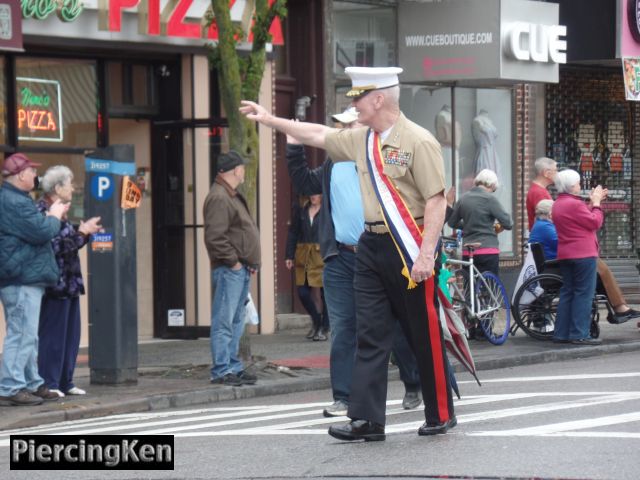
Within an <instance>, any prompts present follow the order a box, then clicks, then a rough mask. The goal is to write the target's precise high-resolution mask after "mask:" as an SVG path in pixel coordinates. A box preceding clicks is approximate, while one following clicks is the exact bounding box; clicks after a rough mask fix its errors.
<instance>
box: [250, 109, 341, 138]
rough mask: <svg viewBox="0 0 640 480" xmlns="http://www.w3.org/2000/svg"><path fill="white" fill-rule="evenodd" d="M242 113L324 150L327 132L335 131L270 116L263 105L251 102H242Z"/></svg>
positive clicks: (320, 125) (313, 124) (315, 124)
mask: <svg viewBox="0 0 640 480" xmlns="http://www.w3.org/2000/svg"><path fill="white" fill-rule="evenodd" d="M240 103H241V107H240V113H242V114H243V115H244V116H246V117H247V118H248V119H249V120H253V121H254V122H258V123H261V124H262V125H264V126H266V127H270V128H273V129H275V130H277V131H279V132H282V133H285V134H287V135H291V136H292V137H295V138H296V139H297V140H299V141H300V142H301V143H304V144H305V145H309V146H311V147H316V148H324V138H325V135H326V134H327V132H330V131H331V130H334V129H333V128H329V127H327V126H325V125H322V124H320V123H308V122H294V121H293V120H289V119H286V118H280V117H276V116H275V115H272V114H270V113H269V112H268V111H267V109H266V108H264V107H263V106H262V105H258V104H257V103H255V102H250V101H249V100H242V101H241V102H240Z"/></svg>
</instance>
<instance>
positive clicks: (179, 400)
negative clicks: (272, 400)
mask: <svg viewBox="0 0 640 480" xmlns="http://www.w3.org/2000/svg"><path fill="white" fill-rule="evenodd" d="M638 350H640V341H632V342H628V343H621V344H615V345H599V346H595V347H588V346H584V347H566V348H561V349H554V350H548V351H546V352H535V353H529V354H522V355H515V356H511V357H505V358H499V359H487V360H478V361H477V362H476V369H477V370H478V371H484V370H497V369H501V368H508V367H516V366H522V365H534V364H540V363H549V362H557V361H566V360H575V359H579V358H589V357H597V356H602V355H609V354H616V353H617V354H620V353H627V352H634V351H638ZM454 369H455V371H456V372H460V371H463V370H464V367H462V365H459V364H456V365H455V367H454ZM398 378H399V374H398V369H397V368H395V367H394V368H392V369H391V370H389V379H390V380H397V379H398ZM330 387H331V379H330V378H329V375H328V373H327V374H323V375H316V376H315V377H311V378H302V379H291V380H277V381H274V380H266V381H265V383H260V384H258V385H252V386H248V385H247V386H243V387H212V388H206V389H205V388H203V389H200V390H192V391H189V392H179V393H169V394H158V395H149V396H146V397H142V398H136V399H131V400H125V401H122V402H110V403H105V404H101V405H94V406H89V407H78V408H75V409H71V410H65V411H60V412H43V413H36V414H34V415H31V416H30V417H28V418H24V419H21V420H18V421H17V422H16V423H14V424H11V425H8V426H6V427H5V428H4V429H3V430H0V432H2V431H5V430H10V429H16V428H29V427H35V426H40V425H44V424H49V423H58V422H64V421H70V420H81V419H88V418H95V417H101V416H106V415H115V414H123V413H139V412H149V411H156V410H165V409H169V408H185V407H191V406H194V405H203V404H209V403H216V402H223V401H229V400H240V399H247V398H257V397H266V396H273V395H283V394H288V393H296V392H306V391H312V390H324V389H328V388H330Z"/></svg>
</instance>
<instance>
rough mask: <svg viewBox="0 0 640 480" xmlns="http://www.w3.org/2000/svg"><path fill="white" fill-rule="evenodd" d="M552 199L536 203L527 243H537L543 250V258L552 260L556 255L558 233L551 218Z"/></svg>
mask: <svg viewBox="0 0 640 480" xmlns="http://www.w3.org/2000/svg"><path fill="white" fill-rule="evenodd" d="M551 207H553V200H549V199H544V200H540V201H539V202H538V204H537V205H536V209H535V212H536V221H535V223H534V224H533V228H532V229H531V233H529V243H539V244H540V245H542V249H543V250H544V258H545V260H554V259H555V258H556V257H557V256H558V233H557V232H556V227H555V226H554V225H553V221H552V220H551Z"/></svg>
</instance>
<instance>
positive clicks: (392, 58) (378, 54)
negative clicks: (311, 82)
mask: <svg viewBox="0 0 640 480" xmlns="http://www.w3.org/2000/svg"><path fill="white" fill-rule="evenodd" d="M333 9H334V25H335V35H334V64H333V65H334V66H333V71H334V73H336V74H338V75H340V74H344V69H345V68H346V67H349V66H358V67H373V66H376V67H385V66H392V65H395V64H396V55H395V51H396V48H395V46H396V15H395V10H394V9H393V8H390V7H381V6H377V5H366V4H362V3H354V2H333Z"/></svg>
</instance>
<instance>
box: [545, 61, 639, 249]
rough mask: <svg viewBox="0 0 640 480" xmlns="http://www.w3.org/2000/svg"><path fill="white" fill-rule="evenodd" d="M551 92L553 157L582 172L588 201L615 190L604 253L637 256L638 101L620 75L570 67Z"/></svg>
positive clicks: (608, 204) (549, 145) (550, 150)
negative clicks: (599, 191)
mask: <svg viewBox="0 0 640 480" xmlns="http://www.w3.org/2000/svg"><path fill="white" fill-rule="evenodd" d="M546 88H547V95H546V133H547V156H548V157H551V158H553V159H554V160H556V161H557V162H558V168H560V169H562V168H571V169H574V170H577V171H578V172H579V173H580V177H581V183H582V195H583V196H585V197H586V196H588V194H589V192H590V191H591V189H592V188H593V187H595V186H596V185H603V186H606V187H607V188H608V189H609V194H608V197H607V201H606V202H605V203H604V204H603V210H604V214H605V221H604V226H603V227H602V228H601V229H600V230H599V231H598V235H599V239H600V254H601V255H606V256H634V255H635V252H636V248H637V240H636V239H635V238H634V235H633V232H634V231H635V211H634V208H633V197H634V192H633V184H634V181H633V159H634V152H633V151H632V147H633V136H634V132H633V129H634V125H633V117H634V104H635V102H628V101H626V100H625V93H624V85H623V82H622V77H621V75H620V71H619V70H618V69H587V68H581V69H571V68H565V69H562V70H561V71H560V82H559V83H557V84H550V85H548V86H547V87H546Z"/></svg>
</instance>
